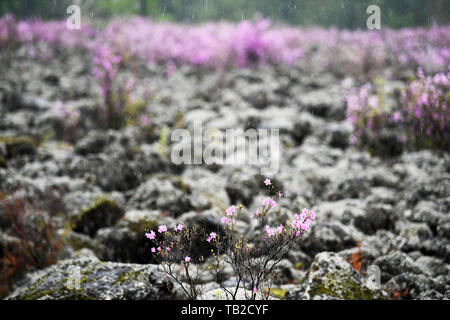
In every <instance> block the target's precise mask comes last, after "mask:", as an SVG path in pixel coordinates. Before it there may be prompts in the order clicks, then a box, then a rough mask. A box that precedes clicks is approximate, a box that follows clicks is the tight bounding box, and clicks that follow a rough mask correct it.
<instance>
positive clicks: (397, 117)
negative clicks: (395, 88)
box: [390, 69, 450, 150]
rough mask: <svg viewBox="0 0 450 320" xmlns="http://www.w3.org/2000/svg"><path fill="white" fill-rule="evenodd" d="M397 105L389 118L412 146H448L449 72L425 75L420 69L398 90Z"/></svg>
mask: <svg viewBox="0 0 450 320" xmlns="http://www.w3.org/2000/svg"><path fill="white" fill-rule="evenodd" d="M401 103H402V106H401V108H400V109H399V110H398V111H396V112H395V113H394V114H393V115H392V116H391V118H390V121H391V122H394V123H397V124H399V125H401V126H402V127H403V128H404V131H405V135H406V138H407V140H408V142H409V143H411V144H413V145H414V146H416V147H426V148H440V149H443V150H449V149H450V73H447V74H445V73H438V74H436V75H434V76H432V77H431V76H428V77H425V76H424V75H423V72H422V71H421V69H419V72H418V78H417V79H415V80H413V81H411V82H410V83H409V84H408V85H407V87H406V88H405V90H403V92H402V94H401Z"/></svg>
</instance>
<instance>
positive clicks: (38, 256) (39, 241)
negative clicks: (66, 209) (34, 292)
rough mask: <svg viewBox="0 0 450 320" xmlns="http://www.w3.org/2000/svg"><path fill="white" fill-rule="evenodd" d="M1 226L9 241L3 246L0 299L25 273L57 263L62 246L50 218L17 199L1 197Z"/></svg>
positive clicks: (0, 259) (61, 238) (0, 253)
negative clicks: (8, 236) (6, 230)
mask: <svg viewBox="0 0 450 320" xmlns="http://www.w3.org/2000/svg"><path fill="white" fill-rule="evenodd" d="M0 212H1V213H2V221H1V223H2V225H5V226H6V227H7V228H6V229H8V230H10V238H11V239H10V241H5V242H4V243H2V245H1V251H0V297H5V296H6V295H8V292H9V291H10V290H11V289H12V287H13V285H14V283H15V282H16V281H17V280H19V279H20V278H21V277H22V276H23V275H24V273H26V272H27V271H30V270H33V269H41V268H45V267H47V266H49V265H51V264H53V263H55V262H56V258H57V255H58V253H59V250H60V248H61V247H62V245H63V236H64V235H58V234H57V232H56V231H57V230H56V227H55V225H54V224H53V223H52V222H51V220H50V218H49V217H48V216H46V215H45V214H43V213H42V212H39V211H37V210H35V209H34V208H33V207H32V206H31V204H30V203H27V202H26V201H24V200H22V199H20V198H18V197H8V198H6V197H5V196H3V195H2V196H1V197H0Z"/></svg>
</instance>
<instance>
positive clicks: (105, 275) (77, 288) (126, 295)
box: [6, 255, 173, 300]
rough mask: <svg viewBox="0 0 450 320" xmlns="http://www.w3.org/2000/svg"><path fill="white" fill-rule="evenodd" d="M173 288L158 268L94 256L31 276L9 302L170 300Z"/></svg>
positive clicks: (71, 260) (66, 262)
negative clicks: (115, 261)
mask: <svg viewBox="0 0 450 320" xmlns="http://www.w3.org/2000/svg"><path fill="white" fill-rule="evenodd" d="M170 286H171V284H170V281H169V287H170ZM169 287H168V285H167V281H166V280H165V279H164V274H163V273H161V272H159V271H158V266H156V265H139V264H125V263H114V262H101V261H99V260H98V259H97V258H96V257H95V256H93V255H80V256H78V257H74V258H72V259H68V260H62V261H59V262H58V263H57V264H55V265H53V266H51V267H48V268H46V269H44V270H40V271H36V272H32V273H29V274H27V275H26V276H25V278H24V279H23V281H22V282H21V285H20V286H19V287H18V288H17V289H16V290H15V291H14V292H13V293H12V294H11V295H10V296H9V297H7V298H6V299H8V300H36V299H45V300H144V299H170V298H173V296H172V292H171V290H170V289H169Z"/></svg>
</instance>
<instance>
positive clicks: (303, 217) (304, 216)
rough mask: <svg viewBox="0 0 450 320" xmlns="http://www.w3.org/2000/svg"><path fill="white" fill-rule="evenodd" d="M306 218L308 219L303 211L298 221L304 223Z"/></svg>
mask: <svg viewBox="0 0 450 320" xmlns="http://www.w3.org/2000/svg"><path fill="white" fill-rule="evenodd" d="M306 218H308V215H307V214H306V213H305V212H304V211H303V212H302V214H301V215H300V220H302V221H305V220H306Z"/></svg>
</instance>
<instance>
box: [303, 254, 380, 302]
mask: <svg viewBox="0 0 450 320" xmlns="http://www.w3.org/2000/svg"><path fill="white" fill-rule="evenodd" d="M306 285H307V289H306V293H307V294H308V295H309V298H310V299H324V298H325V299H343V300H380V299H387V297H388V295H387V294H386V293H385V292H383V291H382V290H378V289H371V288H369V287H368V286H367V285H366V282H365V281H364V279H363V276H362V275H361V274H360V273H359V272H358V271H356V270H355V269H353V268H352V266H351V265H350V264H349V263H348V262H347V261H345V260H344V258H343V257H341V256H339V255H338V254H337V253H333V252H321V253H319V254H317V255H316V257H315V258H314V262H313V264H312V265H311V268H310V269H309V271H308V276H307V284H306Z"/></svg>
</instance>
